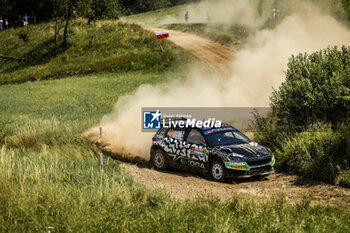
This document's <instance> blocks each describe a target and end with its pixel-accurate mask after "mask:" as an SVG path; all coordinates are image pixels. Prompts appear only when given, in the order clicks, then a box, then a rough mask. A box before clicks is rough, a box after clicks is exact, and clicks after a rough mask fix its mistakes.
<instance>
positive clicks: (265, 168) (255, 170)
mask: <svg viewBox="0 0 350 233" xmlns="http://www.w3.org/2000/svg"><path fill="white" fill-rule="evenodd" d="M271 170H272V168H271V166H263V167H256V168H252V169H250V172H249V173H250V174H252V175H253V174H260V173H264V172H269V171H271Z"/></svg>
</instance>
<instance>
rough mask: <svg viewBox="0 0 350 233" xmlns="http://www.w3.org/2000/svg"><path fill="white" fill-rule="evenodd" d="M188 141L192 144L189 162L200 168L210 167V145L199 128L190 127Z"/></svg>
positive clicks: (192, 165)
mask: <svg viewBox="0 0 350 233" xmlns="http://www.w3.org/2000/svg"><path fill="white" fill-rule="evenodd" d="M186 142H187V143H189V145H190V151H189V154H188V162H187V164H188V165H189V166H191V167H196V168H199V169H205V170H207V169H208V164H207V163H208V146H207V142H206V140H205V138H204V136H203V135H202V133H201V132H200V131H199V130H198V129H190V131H189V132H188V134H187V137H186Z"/></svg>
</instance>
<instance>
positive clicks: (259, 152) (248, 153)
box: [220, 143, 271, 159]
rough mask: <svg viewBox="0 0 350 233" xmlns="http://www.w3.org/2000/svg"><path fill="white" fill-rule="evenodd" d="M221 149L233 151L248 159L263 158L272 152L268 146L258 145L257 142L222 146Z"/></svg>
mask: <svg viewBox="0 0 350 233" xmlns="http://www.w3.org/2000/svg"><path fill="white" fill-rule="evenodd" d="M220 150H223V151H225V150H226V151H231V152H232V153H234V154H236V155H240V156H243V157H244V158H246V159H253V158H263V157H266V156H270V155H271V152H270V151H269V150H268V149H267V148H266V147H264V146H261V145H258V144H257V143H250V144H248V143H246V144H237V145H228V146H221V147H220Z"/></svg>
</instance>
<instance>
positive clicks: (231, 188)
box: [122, 163, 350, 205]
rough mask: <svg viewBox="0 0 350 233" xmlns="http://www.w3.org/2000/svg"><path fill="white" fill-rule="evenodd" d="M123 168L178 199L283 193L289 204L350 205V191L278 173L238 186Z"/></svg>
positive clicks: (154, 187) (146, 183) (261, 196)
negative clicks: (309, 199)
mask: <svg viewBox="0 0 350 233" xmlns="http://www.w3.org/2000/svg"><path fill="white" fill-rule="evenodd" d="M122 166H123V168H124V169H125V171H126V172H128V173H130V174H131V175H132V176H133V178H134V180H135V181H136V182H139V183H141V184H144V185H145V186H146V187H148V188H151V189H159V188H161V189H166V190H167V191H168V192H169V194H170V195H171V196H172V197H174V198H176V199H179V200H184V199H188V198H195V197H198V196H202V195H208V194H212V195H214V196H216V197H219V198H221V199H231V198H233V197H235V196H247V197H254V198H257V199H260V200H264V199H266V198H271V197H274V196H278V195H280V194H283V195H284V196H285V199H286V200H287V201H291V202H292V203H296V202H300V201H301V200H302V199H303V198H304V197H309V196H311V200H312V201H313V203H329V204H334V205H349V203H350V190H349V189H345V188H341V187H337V186H333V185H327V184H324V183H322V182H318V181H313V180H309V179H305V178H300V177H298V176H291V175H285V174H281V173H276V174H272V175H270V176H268V177H267V178H265V179H264V180H259V179H254V180H241V181H239V182H238V181H236V182H237V183H234V182H233V183H218V182H215V181H212V180H210V179H208V178H205V177H201V176H196V175H194V174H191V173H184V172H174V171H156V170H153V169H149V168H147V167H142V166H137V165H134V164H128V163H124V164H123V165H122Z"/></svg>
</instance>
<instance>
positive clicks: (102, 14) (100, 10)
mask: <svg viewBox="0 0 350 233" xmlns="http://www.w3.org/2000/svg"><path fill="white" fill-rule="evenodd" d="M91 7H92V9H93V10H94V11H95V14H96V17H97V18H99V19H118V18H119V16H120V11H121V9H120V5H119V3H118V1H115V0H93V2H92V6H91Z"/></svg>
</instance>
